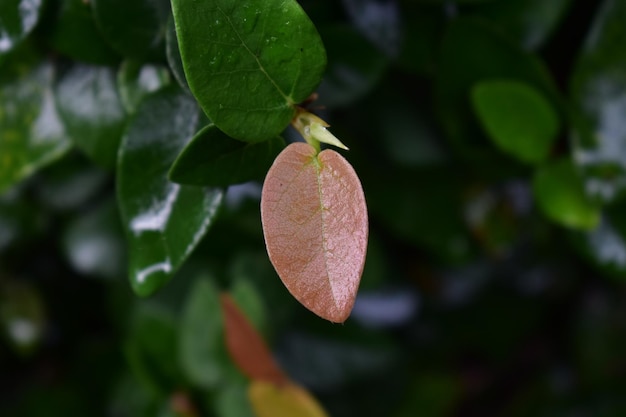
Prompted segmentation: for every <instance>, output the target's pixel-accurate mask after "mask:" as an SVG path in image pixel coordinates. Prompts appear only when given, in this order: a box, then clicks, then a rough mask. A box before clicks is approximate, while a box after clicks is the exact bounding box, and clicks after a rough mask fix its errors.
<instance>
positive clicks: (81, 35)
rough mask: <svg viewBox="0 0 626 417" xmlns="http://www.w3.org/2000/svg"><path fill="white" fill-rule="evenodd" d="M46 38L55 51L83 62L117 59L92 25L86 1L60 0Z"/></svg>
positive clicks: (111, 61) (113, 61)
mask: <svg viewBox="0 0 626 417" xmlns="http://www.w3.org/2000/svg"><path fill="white" fill-rule="evenodd" d="M50 42H51V43H52V46H53V47H54V48H55V49H56V50H58V51H59V52H61V53H63V54H65V55H67V56H69V57H70V58H73V59H75V60H77V61H82V62H85V63H90V64H101V65H105V64H114V63H116V62H117V61H118V59H119V57H118V55H117V54H116V53H115V52H114V51H113V50H112V49H111V47H110V46H109V45H108V44H107V43H106V42H105V40H104V39H103V38H102V35H101V34H100V31H99V30H98V28H97V27H96V21H95V20H94V17H93V10H92V3H91V2H88V1H83V0H62V2H61V6H60V8H59V15H58V17H57V21H56V22H55V25H54V28H53V30H52V33H51V34H50Z"/></svg>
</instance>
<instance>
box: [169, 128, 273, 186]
mask: <svg viewBox="0 0 626 417" xmlns="http://www.w3.org/2000/svg"><path fill="white" fill-rule="evenodd" d="M284 147H285V141H284V140H283V139H282V138H281V137H275V138H273V139H270V140H267V141H264V142H260V143H246V142H242V141H239V140H235V139H232V138H230V137H228V136H226V135H225V134H224V133H223V132H222V131H220V130H219V129H218V128H217V127H215V125H212V124H211V125H208V126H206V127H204V128H203V129H202V130H200V131H199V132H198V133H197V134H196V135H195V136H194V137H193V138H192V139H191V141H190V142H189V144H188V145H187V146H186V147H185V148H184V149H183V151H182V152H181V153H180V155H178V157H177V158H176V161H174V164H173V165H172V169H171V170H170V173H169V177H170V180H172V181H173V182H177V183H179V184H190V185H207V186H228V185H232V184H239V183H242V182H247V181H251V180H255V179H261V178H263V175H264V174H265V173H266V172H267V170H268V169H269V167H270V166H271V165H272V162H273V161H274V158H276V156H277V155H278V154H279V153H280V151H281V150H282V149H283V148H284Z"/></svg>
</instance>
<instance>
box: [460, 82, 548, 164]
mask: <svg viewBox="0 0 626 417" xmlns="http://www.w3.org/2000/svg"><path fill="white" fill-rule="evenodd" d="M472 103H473V105H474V111H475V112H476V114H477V116H478V117H479V119H480V121H481V122H482V124H483V126H484V128H485V130H486V131H487V134H488V135H489V137H490V139H491V140H492V141H493V142H494V143H495V144H496V145H497V146H498V147H499V148H500V149H502V150H503V151H504V152H506V153H508V154H510V155H512V156H515V157H517V158H518V159H520V160H521V161H524V162H528V163H538V162H542V161H543V160H545V159H546V157H547V156H548V153H549V152H550V149H551V147H552V144H553V142H554V140H555V139H556V135H557V133H558V130H559V119H558V116H557V114H556V112H555V111H554V109H553V108H552V106H551V104H550V103H549V102H548V101H547V100H546V99H545V98H544V97H543V95H542V94H541V93H540V92H539V91H537V90H536V89H534V88H533V87H531V86H529V85H527V84H525V83H520V82H517V81H509V80H494V81H485V82H481V83H478V84H476V86H474V89H473V90H472Z"/></svg>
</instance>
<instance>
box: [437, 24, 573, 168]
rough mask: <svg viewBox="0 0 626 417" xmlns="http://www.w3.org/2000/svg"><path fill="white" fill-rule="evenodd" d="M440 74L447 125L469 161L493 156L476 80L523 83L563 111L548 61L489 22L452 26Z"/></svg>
mask: <svg viewBox="0 0 626 417" xmlns="http://www.w3.org/2000/svg"><path fill="white" fill-rule="evenodd" d="M461 69H462V70H461ZM436 75H437V78H436V86H435V87H436V98H437V107H438V112H439V114H440V117H441V119H442V121H443V127H444V129H445V131H446V134H447V136H448V137H449V139H450V140H451V141H452V144H453V145H454V146H455V148H456V149H457V150H458V151H459V152H460V153H461V154H462V155H463V156H465V157H466V158H468V159H473V160H477V161H482V162H484V161H485V159H487V160H488V157H490V156H493V155H492V154H493V151H492V147H491V145H490V144H489V143H488V141H487V140H486V138H485V135H484V134H483V133H482V129H481V128H480V126H479V124H478V120H476V118H475V117H473V114H472V111H471V102H470V100H468V97H469V95H470V92H471V89H472V88H473V87H474V85H476V84H477V83H479V82H481V81H488V80H493V79H507V80H511V81H513V80H516V81H519V82H524V83H526V84H528V85H529V86H532V87H534V88H536V89H537V90H538V91H540V92H541V93H542V94H545V97H546V98H547V99H548V100H549V102H550V103H552V104H553V105H555V106H557V109H560V107H559V106H560V100H561V99H560V96H559V95H558V92H557V90H556V88H555V86H554V84H553V82H552V80H551V78H550V75H549V73H548V71H547V69H546V68H545V66H544V65H543V63H542V62H541V61H540V60H539V59H538V58H537V57H535V56H534V55H531V54H529V53H527V52H526V51H524V50H522V49H521V47H519V46H518V45H516V44H514V43H512V42H510V41H509V40H508V39H506V38H504V37H503V36H502V34H501V33H500V31H498V29H497V28H495V27H493V25H490V24H489V22H487V21H482V20H477V19H470V18H460V19H457V20H455V21H453V22H452V23H451V24H450V25H448V29H447V31H446V34H445V35H444V37H443V40H442V45H441V53H440V60H439V63H438V66H437V71H436ZM492 160H493V159H492Z"/></svg>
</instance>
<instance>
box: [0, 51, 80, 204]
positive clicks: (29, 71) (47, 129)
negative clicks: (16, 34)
mask: <svg viewBox="0 0 626 417" xmlns="http://www.w3.org/2000/svg"><path fill="white" fill-rule="evenodd" d="M8 64H10V63H5V66H4V67H3V72H2V75H1V76H0V192H1V191H3V190H5V189H7V188H8V187H10V186H12V185H13V184H15V183H17V182H19V181H21V180H23V179H24V178H26V177H28V176H30V175H32V174H33V173H34V172H36V171H37V170H38V169H40V168H41V167H43V166H44V165H47V164H49V163H50V162H52V161H54V160H55V159H57V158H59V157H60V156H61V155H63V154H64V153H65V152H66V151H67V150H68V149H69V148H70V146H71V143H70V141H69V139H68V137H67V134H66V132H65V127H64V126H63V123H62V122H61V119H60V117H59V114H58V110H57V107H56V105H55V101H54V96H53V91H52V83H53V78H54V70H53V68H52V65H51V64H49V63H41V64H39V65H38V66H36V67H34V68H25V67H24V66H19V67H18V66H17V65H15V66H14V67H13V68H11V67H9V66H8Z"/></svg>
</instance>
